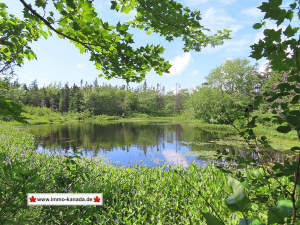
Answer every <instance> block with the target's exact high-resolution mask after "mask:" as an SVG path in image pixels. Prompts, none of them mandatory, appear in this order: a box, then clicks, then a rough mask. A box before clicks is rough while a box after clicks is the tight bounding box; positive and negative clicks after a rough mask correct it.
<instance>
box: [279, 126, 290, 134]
mask: <svg viewBox="0 0 300 225" xmlns="http://www.w3.org/2000/svg"><path fill="white" fill-rule="evenodd" d="M276 130H277V131H278V132H280V133H288V132H290V131H291V130H292V129H291V127H290V126H279V127H277V129H276Z"/></svg>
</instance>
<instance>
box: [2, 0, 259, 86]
mask: <svg viewBox="0 0 300 225" xmlns="http://www.w3.org/2000/svg"><path fill="white" fill-rule="evenodd" d="M1 2H4V3H6V4H7V5H8V11H9V13H14V14H17V15H21V10H22V5H21V3H20V2H19V1H18V0H1ZM27 2H31V1H30V0H27ZM178 2H180V3H182V4H183V5H184V6H188V7H190V8H192V9H199V10H200V12H201V17H202V20H201V21H200V23H201V24H203V25H205V26H206V27H207V28H209V29H211V30H212V31H214V30H217V29H223V28H226V29H230V30H232V31H233V32H232V34H231V37H232V39H231V40H226V41H225V43H224V44H223V45H222V46H219V47H216V48H211V47H208V48H206V49H204V50H202V51H201V52H194V51H192V52H189V53H184V52H183V50H182V47H183V43H182V42H181V41H180V40H175V41H173V42H168V41H165V40H164V39H163V38H161V37H160V36H159V35H157V34H154V35H146V34H145V33H143V32H136V31H132V32H134V34H135V36H136V37H135V41H136V45H137V46H139V45H145V44H147V43H154V44H160V45H162V46H164V47H165V48H166V50H165V52H164V57H165V58H166V59H168V60H170V62H171V64H172V65H173V66H172V68H171V70H170V72H171V73H170V74H165V75H163V76H159V75H157V74H155V73H154V72H150V73H149V74H148V75H147V76H146V81H147V83H148V84H149V85H153V86H156V84H157V83H159V84H160V85H162V86H165V88H166V89H167V90H174V89H175V86H176V83H178V84H179V86H180V87H181V88H188V89H192V88H194V87H196V86H198V85H201V83H203V82H204V78H205V76H207V75H208V74H209V72H210V71H211V70H213V69H214V68H216V67H217V66H219V65H221V64H222V63H223V62H224V61H225V60H226V59H234V58H239V57H240V58H247V59H249V60H251V59H250V58H249V55H250V45H251V44H253V43H255V42H256V41H257V40H258V39H259V38H260V37H262V33H261V31H256V30H254V29H253V28H252V25H253V24H254V23H256V22H259V21H260V20H261V19H262V14H261V13H260V11H259V10H258V9H257V8H256V7H258V6H259V5H260V3H261V1H259V0H251V1H249V0H178ZM95 6H96V9H97V12H98V14H99V16H101V17H102V18H104V20H107V21H108V22H110V23H112V24H115V23H116V22H118V21H119V20H120V21H126V20H128V19H130V18H132V17H133V16H134V11H132V12H131V13H129V14H128V15H127V14H117V13H114V12H112V11H111V10H110V9H109V8H110V0H96V1H95ZM32 48H33V50H34V51H35V52H36V54H37V58H38V59H37V60H33V61H30V62H28V61H26V62H25V64H24V66H23V67H22V68H18V69H17V70H16V74H17V75H18V78H19V81H20V82H25V83H30V82H31V81H33V80H35V79H37V80H38V82H39V84H40V86H43V85H45V84H50V83H54V82H56V83H58V82H62V83H65V82H68V83H69V84H72V83H74V82H75V83H77V84H79V83H80V80H81V79H83V80H85V81H88V82H92V81H94V80H95V78H96V77H97V75H98V74H100V71H97V70H96V69H95V68H94V65H93V64H92V63H91V62H89V56H88V55H81V54H80V53H79V50H78V49H77V48H76V47H75V46H73V45H72V44H71V43H70V42H69V41H67V40H64V39H58V38H57V37H56V36H55V35H53V36H52V37H50V38H48V39H47V40H44V39H41V40H39V41H37V42H35V43H33V44H32ZM251 62H252V63H255V61H254V60H251ZM261 63H262V62H261ZM98 82H99V83H100V84H101V83H106V84H112V85H122V84H125V82H124V81H122V80H119V79H112V80H109V81H108V80H105V79H104V78H98ZM130 86H131V87H134V86H136V84H132V83H131V84H130Z"/></svg>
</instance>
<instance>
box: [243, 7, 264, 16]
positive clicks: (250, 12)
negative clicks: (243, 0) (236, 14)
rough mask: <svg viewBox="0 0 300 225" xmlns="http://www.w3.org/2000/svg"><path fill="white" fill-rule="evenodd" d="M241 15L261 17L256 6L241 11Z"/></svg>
mask: <svg viewBox="0 0 300 225" xmlns="http://www.w3.org/2000/svg"><path fill="white" fill-rule="evenodd" d="M241 14H242V15H245V16H249V17H254V18H259V17H262V15H263V14H262V12H261V11H260V10H259V9H258V8H248V9H244V10H242V11H241Z"/></svg>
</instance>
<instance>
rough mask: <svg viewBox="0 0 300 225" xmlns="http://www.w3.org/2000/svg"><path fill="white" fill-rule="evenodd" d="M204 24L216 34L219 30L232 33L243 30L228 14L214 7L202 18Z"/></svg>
mask: <svg viewBox="0 0 300 225" xmlns="http://www.w3.org/2000/svg"><path fill="white" fill-rule="evenodd" d="M202 24H203V25H204V26H205V27H207V28H209V29H211V31H212V32H215V31H216V30H219V29H221V30H222V29H224V28H226V29H229V30H232V33H235V32H237V31H238V30H240V29H241V28H242V26H241V25H240V24H238V23H237V21H236V20H235V19H234V18H233V17H231V16H230V15H228V14H227V12H226V11H225V10H224V9H217V8H214V7H211V8H208V9H207V10H206V11H205V12H204V14H203V16H202Z"/></svg>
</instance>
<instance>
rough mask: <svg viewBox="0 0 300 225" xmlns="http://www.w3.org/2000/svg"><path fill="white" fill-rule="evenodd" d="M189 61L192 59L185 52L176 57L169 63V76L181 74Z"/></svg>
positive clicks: (189, 54)
mask: <svg viewBox="0 0 300 225" xmlns="http://www.w3.org/2000/svg"><path fill="white" fill-rule="evenodd" d="M191 59H192V55H191V53H189V52H186V53H184V54H183V55H179V56H176V57H175V58H174V59H172V60H171V62H170V63H171V65H172V67H171V68H170V73H169V75H177V74H181V73H182V72H183V71H184V70H185V68H186V67H187V66H188V64H189V63H190V61H191Z"/></svg>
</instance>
